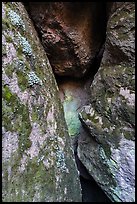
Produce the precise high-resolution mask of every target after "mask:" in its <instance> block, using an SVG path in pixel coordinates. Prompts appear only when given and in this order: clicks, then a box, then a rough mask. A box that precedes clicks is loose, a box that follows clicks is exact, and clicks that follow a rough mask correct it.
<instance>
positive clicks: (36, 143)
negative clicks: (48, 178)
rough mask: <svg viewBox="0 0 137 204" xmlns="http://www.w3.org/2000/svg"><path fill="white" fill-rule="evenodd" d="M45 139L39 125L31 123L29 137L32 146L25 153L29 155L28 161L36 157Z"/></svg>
mask: <svg viewBox="0 0 137 204" xmlns="http://www.w3.org/2000/svg"><path fill="white" fill-rule="evenodd" d="M45 138H46V135H43V134H42V132H41V129H40V126H39V124H37V123H36V122H35V123H33V126H32V130H31V134H30V136H29V139H30V141H31V142H32V145H31V147H30V148H29V149H28V150H27V151H26V153H27V154H28V155H30V159H33V158H34V157H37V156H38V154H39V151H40V148H41V147H42V145H43V142H44V140H45Z"/></svg>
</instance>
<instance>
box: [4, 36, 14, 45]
mask: <svg viewBox="0 0 137 204" xmlns="http://www.w3.org/2000/svg"><path fill="white" fill-rule="evenodd" d="M5 38H6V42H8V43H12V42H13V40H12V37H11V36H9V35H5Z"/></svg>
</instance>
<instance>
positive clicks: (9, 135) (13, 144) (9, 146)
mask: <svg viewBox="0 0 137 204" xmlns="http://www.w3.org/2000/svg"><path fill="white" fill-rule="evenodd" d="M18 142H19V140H18V134H17V133H16V132H10V131H7V132H6V131H4V129H3V140H2V157H3V161H7V160H10V158H11V156H12V154H13V153H14V152H15V153H16V151H17V149H18Z"/></svg>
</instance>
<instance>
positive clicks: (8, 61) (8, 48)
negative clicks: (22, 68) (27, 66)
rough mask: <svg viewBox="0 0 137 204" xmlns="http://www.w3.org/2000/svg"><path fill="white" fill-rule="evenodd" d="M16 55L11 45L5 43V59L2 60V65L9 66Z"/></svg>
mask: <svg viewBox="0 0 137 204" xmlns="http://www.w3.org/2000/svg"><path fill="white" fill-rule="evenodd" d="M16 56H17V53H16V49H15V47H14V45H13V43H6V57H4V58H3V65H6V64H11V63H12V62H13V60H14V59H15V58H16Z"/></svg>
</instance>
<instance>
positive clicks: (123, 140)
mask: <svg viewBox="0 0 137 204" xmlns="http://www.w3.org/2000/svg"><path fill="white" fill-rule="evenodd" d="M134 17H135V7H134V3H133V2H132V3H131V2H126V3H124V4H122V5H121V6H119V7H118V8H117V9H116V10H115V12H114V13H113V14H112V15H111V17H110V19H109V21H108V26H107V39H106V45H105V52H104V54H103V59H102V62H101V67H100V68H99V71H98V72H97V74H96V75H95V77H94V80H93V83H92V84H91V100H90V103H89V104H88V105H86V106H84V107H83V108H82V110H81V111H80V114H79V118H80V120H81V122H82V124H83V126H84V127H85V129H86V130H87V132H88V133H89V137H88V138H87V139H86V142H85V141H82V138H80V139H81V141H79V142H78V150H77V151H78V157H79V159H80V160H81V162H82V163H83V164H84V165H85V167H86V168H87V170H88V172H89V173H90V175H92V176H93V178H94V179H95V180H96V182H97V183H98V185H99V186H100V187H101V188H102V189H103V190H104V191H105V193H106V194H107V195H108V197H109V198H110V199H111V200H112V201H113V202H135V67H134V64H135V48H134V46H135V44H134V42H135V38H134V31H135V18H134ZM80 139H79V140H80Z"/></svg>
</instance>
